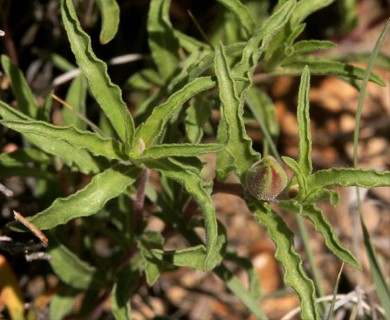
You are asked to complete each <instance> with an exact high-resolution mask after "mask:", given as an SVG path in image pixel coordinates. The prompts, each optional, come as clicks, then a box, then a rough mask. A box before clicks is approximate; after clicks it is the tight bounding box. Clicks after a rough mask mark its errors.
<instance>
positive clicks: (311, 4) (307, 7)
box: [291, 0, 334, 26]
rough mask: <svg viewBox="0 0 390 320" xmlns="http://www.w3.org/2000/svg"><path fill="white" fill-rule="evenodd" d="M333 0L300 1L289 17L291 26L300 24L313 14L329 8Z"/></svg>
mask: <svg viewBox="0 0 390 320" xmlns="http://www.w3.org/2000/svg"><path fill="white" fill-rule="evenodd" d="M333 2H334V0H300V1H298V3H297V6H296V8H295V10H294V13H293V15H292V17H291V24H292V25H293V26H295V25H297V24H298V23H301V22H302V21H303V20H305V19H306V18H307V17H308V16H309V15H311V14H312V13H313V12H316V11H318V10H320V9H322V8H325V7H327V6H329V5H330V4H331V3H333Z"/></svg>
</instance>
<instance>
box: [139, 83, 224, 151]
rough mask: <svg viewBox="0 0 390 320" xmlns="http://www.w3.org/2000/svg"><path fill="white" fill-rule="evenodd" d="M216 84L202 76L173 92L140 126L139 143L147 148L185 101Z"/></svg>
mask: <svg viewBox="0 0 390 320" xmlns="http://www.w3.org/2000/svg"><path fill="white" fill-rule="evenodd" d="M215 85H216V82H215V81H214V80H213V79H212V78H211V77H201V78H198V79H196V80H194V81H192V82H190V83H189V84H187V85H186V86H185V87H183V88H182V89H180V90H179V91H177V92H175V93H174V94H172V95H171V96H170V97H169V99H168V100H167V101H166V102H164V103H163V104H161V105H160V106H158V107H156V108H154V110H153V112H152V114H151V115H150V116H149V118H148V119H147V120H146V121H145V122H144V123H143V124H142V125H141V126H140V127H139V131H138V132H137V135H136V141H137V143H138V144H139V143H143V144H144V147H145V149H147V148H148V147H149V146H151V145H152V144H153V143H154V142H155V141H156V139H157V138H158V137H159V136H160V135H161V134H162V132H163V130H164V128H165V125H166V124H167V122H168V120H169V119H170V118H171V117H172V116H173V115H174V114H175V113H176V112H177V111H178V110H179V109H180V108H181V106H182V105H183V103H184V102H186V101H187V100H188V99H190V98H191V97H193V96H194V95H196V94H198V93H200V92H203V91H205V90H208V89H211V88H212V87H214V86H215ZM141 141H142V142H141ZM138 148H139V146H138V145H137V146H135V147H134V148H133V150H132V154H133V155H137V154H138V153H139V151H140V150H139V149H138Z"/></svg>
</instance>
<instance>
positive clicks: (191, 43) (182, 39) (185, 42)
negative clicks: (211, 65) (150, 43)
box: [174, 29, 211, 53]
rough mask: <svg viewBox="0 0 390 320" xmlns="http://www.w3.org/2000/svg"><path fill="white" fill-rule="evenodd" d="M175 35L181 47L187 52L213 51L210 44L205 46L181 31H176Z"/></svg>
mask: <svg viewBox="0 0 390 320" xmlns="http://www.w3.org/2000/svg"><path fill="white" fill-rule="evenodd" d="M174 34H175V37H176V38H177V39H178V41H179V44H180V47H183V48H184V49H185V50H186V51H188V52H190V53H192V52H194V51H198V50H207V51H210V50H211V48H210V46H209V45H208V44H205V43H203V42H201V41H199V40H197V39H195V38H193V37H191V36H189V35H187V34H185V33H183V32H181V31H179V30H176V29H174Z"/></svg>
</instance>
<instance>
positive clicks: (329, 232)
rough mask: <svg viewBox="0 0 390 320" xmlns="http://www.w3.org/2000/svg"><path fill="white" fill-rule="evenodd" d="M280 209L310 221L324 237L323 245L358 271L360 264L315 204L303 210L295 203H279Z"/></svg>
mask: <svg viewBox="0 0 390 320" xmlns="http://www.w3.org/2000/svg"><path fill="white" fill-rule="evenodd" d="M280 207H281V208H284V209H286V210H291V211H294V212H297V213H299V214H300V215H301V216H302V217H304V218H306V219H308V220H310V221H311V222H312V223H313V225H314V227H315V229H316V230H317V232H319V233H321V235H322V236H323V237H324V240H325V244H326V246H327V247H328V248H329V250H331V251H332V252H333V253H334V254H335V255H336V256H337V257H339V258H340V259H341V260H343V261H344V262H346V263H348V264H349V265H351V266H352V267H354V268H356V269H360V268H361V266H360V263H359V261H358V260H357V259H356V258H355V256H354V255H353V254H352V253H351V252H350V251H349V250H348V249H346V248H345V247H344V246H343V244H342V243H341V241H340V240H339V239H338V237H337V235H336V234H335V232H334V230H333V228H332V225H331V224H330V222H329V221H328V219H327V218H326V217H325V216H324V214H323V212H322V210H321V209H319V208H318V207H317V206H316V205H315V204H311V205H305V206H304V207H303V208H302V206H301V205H300V204H299V203H298V202H297V201H291V200H288V201H281V202H280Z"/></svg>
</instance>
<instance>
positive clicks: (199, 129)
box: [185, 94, 212, 143]
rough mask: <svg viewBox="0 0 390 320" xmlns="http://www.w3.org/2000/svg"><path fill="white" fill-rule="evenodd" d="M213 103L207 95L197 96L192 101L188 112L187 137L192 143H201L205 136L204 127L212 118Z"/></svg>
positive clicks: (186, 122)
mask: <svg viewBox="0 0 390 320" xmlns="http://www.w3.org/2000/svg"><path fill="white" fill-rule="evenodd" d="M211 108H212V103H211V101H210V99H207V98H206V97H205V95H202V94H201V95H197V96H195V97H194V98H193V99H191V101H190V106H189V108H188V109H187V110H186V113H187V114H186V118H185V127H186V137H187V139H188V141H189V142H191V143H200V142H201V141H202V137H203V134H204V126H205V124H206V122H207V121H208V120H209V118H210V113H211Z"/></svg>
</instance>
